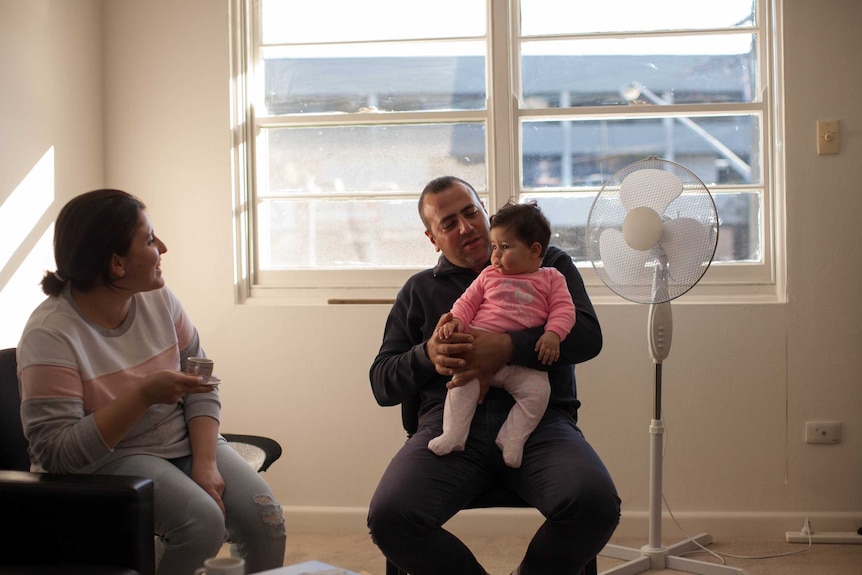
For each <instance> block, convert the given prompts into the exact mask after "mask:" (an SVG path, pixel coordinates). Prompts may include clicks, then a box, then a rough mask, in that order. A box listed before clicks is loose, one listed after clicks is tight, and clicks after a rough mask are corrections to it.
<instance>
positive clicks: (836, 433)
mask: <svg viewBox="0 0 862 575" xmlns="http://www.w3.org/2000/svg"><path fill="white" fill-rule="evenodd" d="M805 443H841V422H840V421H806V422H805Z"/></svg>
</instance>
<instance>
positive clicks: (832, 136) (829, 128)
mask: <svg viewBox="0 0 862 575" xmlns="http://www.w3.org/2000/svg"><path fill="white" fill-rule="evenodd" d="M840 151H841V133H840V132H839V131H838V120H817V155H818V156H822V155H824V154H837V153H839V152H840Z"/></svg>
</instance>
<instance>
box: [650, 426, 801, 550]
mask: <svg viewBox="0 0 862 575" xmlns="http://www.w3.org/2000/svg"><path fill="white" fill-rule="evenodd" d="M661 416H662V423H663V425H664V445H662V458H664V454H665V453H666V451H667V443H668V428H667V421H665V420H664V413H663V410H662V414H661ZM661 499H662V501H663V502H664V506H665V508H666V509H667V512H668V514H669V515H670V518H671V520H673V522H674V524H675V525H676V527H677V529H679V531H680V533H682V534H683V535H684V536H685V538H686V539H688V540H690V541H691V542H692V543H694V544H695V545H697V546H698V547H700V549H701V550H700V551H689V552H688V553H683V554H682V555H681V557H684V556H687V555H694V554H698V553H709V554H710V555H712V556H713V557H715V558H716V559H718V560H719V561H720V562H721V565H725V564H726V563H725V561H724V558H725V557H729V558H731V559H775V558H778V557H788V556H790V555H799V554H800V553H805V552H807V551H809V550H810V549H811V547H812V545H813V544H812V541H811V521H810V520H809V518H808V517H806V518H805V523H804V524H803V526H802V531H803V533H806V534H808V546H807V547H805V548H804V549H795V550H793V551H786V552H784V553H775V554H772V555H734V554H733V553H725V552H719V551H713V550H712V549H707V548H706V546H704V545H702V544H701V543H700V542H698V541H697V540H695V539H694V538H693V537H692V536H691V535H689V534H688V533H687V532H686V530H685V529H684V528H683V527H682V525H681V524H680V523H679V521H677V519H676V517H675V516H674V514H673V510H672V509H671V508H670V503H668V501H667V497H665V494H664V491H662V494H661Z"/></svg>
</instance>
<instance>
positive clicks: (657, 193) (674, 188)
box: [620, 168, 682, 215]
mask: <svg viewBox="0 0 862 575" xmlns="http://www.w3.org/2000/svg"><path fill="white" fill-rule="evenodd" d="M681 193H682V180H681V179H680V178H679V176H677V175H676V174H672V173H670V172H665V171H664V170H656V169H654V168H644V169H642V170H637V171H635V172H632V173H631V174H629V175H628V176H626V177H625V179H623V181H622V183H621V184H620V201H621V202H622V204H623V206H624V207H625V209H626V211H629V210H633V209H634V208H637V207H640V206H647V207H649V208H652V209H653V211H655V212H656V213H657V214H659V215H661V214H663V213H664V211H665V209H666V208H667V207H668V205H670V203H671V202H672V201H674V200H675V199H677V198H678V197H679V195H680V194H681Z"/></svg>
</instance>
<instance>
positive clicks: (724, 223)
mask: <svg viewBox="0 0 862 575" xmlns="http://www.w3.org/2000/svg"><path fill="white" fill-rule="evenodd" d="M611 175H612V174H609V175H608V179H610V176H611ZM712 197H713V200H714V201H715V206H716V209H717V210H718V220H719V222H720V227H719V234H718V245H717V247H716V250H715V256H714V257H713V261H714V262H760V261H761V258H762V257H763V252H762V246H761V239H760V238H761V236H762V230H761V228H760V222H761V215H762V214H761V193H760V192H721V193H713V194H712ZM595 198H596V194H595V193H581V194H521V201H522V202H524V201H528V200H535V201H536V202H537V203H538V204H539V206H540V207H541V208H542V212H543V213H544V214H545V215H546V216H547V217H548V220H549V221H550V223H551V244H552V245H555V246H557V247H559V248H561V249H563V250H565V251H566V252H568V253H569V255H570V256H572V259H573V260H574V261H575V262H576V263H580V264H592V262H591V261H590V260H589V258H588V255H587V248H586V227H587V218H588V217H589V214H590V209H591V208H592V205H593V200H595Z"/></svg>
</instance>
